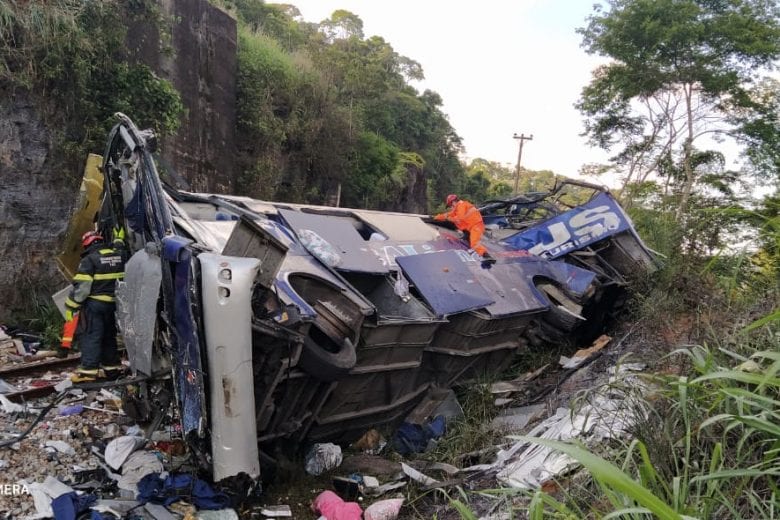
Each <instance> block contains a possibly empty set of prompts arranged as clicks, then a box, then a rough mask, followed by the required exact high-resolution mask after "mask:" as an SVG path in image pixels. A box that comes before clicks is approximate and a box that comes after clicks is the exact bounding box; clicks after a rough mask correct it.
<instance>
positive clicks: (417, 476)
mask: <svg viewBox="0 0 780 520" xmlns="http://www.w3.org/2000/svg"><path fill="white" fill-rule="evenodd" d="M401 469H403V472H404V474H406V476H408V477H409V478H410V479H412V480H414V481H415V482H419V483H420V484H422V485H424V486H429V487H434V486H438V485H440V484H441V482H439V481H438V480H436V479H432V478H431V477H429V476H428V475H425V474H423V473H420V472H419V471H417V470H416V469H414V468H413V467H411V466H409V465H408V464H404V463H403V462H402V463H401Z"/></svg>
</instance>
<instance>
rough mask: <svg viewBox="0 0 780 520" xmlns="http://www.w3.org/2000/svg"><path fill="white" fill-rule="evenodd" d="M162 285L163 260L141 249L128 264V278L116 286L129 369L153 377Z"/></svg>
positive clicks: (118, 315) (120, 323)
mask: <svg viewBox="0 0 780 520" xmlns="http://www.w3.org/2000/svg"><path fill="white" fill-rule="evenodd" d="M161 282H162V264H161V262H160V257H158V256H156V255H150V254H149V253H148V252H147V251H146V250H144V249H142V250H140V251H138V252H137V253H135V254H134V255H133V256H132V257H131V258H130V260H128V262H127V264H125V278H124V280H123V281H120V282H117V288H116V301H117V319H118V320H119V327H120V329H121V331H122V338H123V339H124V343H125V348H126V349H127V357H128V358H129V359H130V367H131V368H132V369H133V370H137V371H138V372H141V373H142V374H146V375H151V374H152V344H153V340H154V325H155V322H156V321H157V300H158V298H159V296H160V283H161Z"/></svg>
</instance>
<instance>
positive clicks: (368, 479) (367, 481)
mask: <svg viewBox="0 0 780 520" xmlns="http://www.w3.org/2000/svg"><path fill="white" fill-rule="evenodd" d="M0 462H2V461H0ZM0 467H1V466H0ZM363 485H364V486H366V487H367V488H369V489H371V488H378V487H379V479H377V478H376V477H372V476H371V475H363Z"/></svg>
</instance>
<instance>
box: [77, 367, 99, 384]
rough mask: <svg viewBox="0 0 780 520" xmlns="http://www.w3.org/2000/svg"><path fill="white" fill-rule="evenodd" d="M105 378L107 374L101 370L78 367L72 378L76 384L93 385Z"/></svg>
mask: <svg viewBox="0 0 780 520" xmlns="http://www.w3.org/2000/svg"><path fill="white" fill-rule="evenodd" d="M104 377H105V372H103V371H102V370H100V369H99V368H84V367H78V368H77V369H76V371H75V372H73V373H72V374H71V376H70V380H71V381H73V382H74V383H93V382H95V381H97V380H98V379H102V378H104Z"/></svg>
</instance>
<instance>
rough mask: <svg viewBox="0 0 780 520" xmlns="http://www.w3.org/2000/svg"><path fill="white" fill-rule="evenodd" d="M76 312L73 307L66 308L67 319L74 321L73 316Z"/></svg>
mask: <svg viewBox="0 0 780 520" xmlns="http://www.w3.org/2000/svg"><path fill="white" fill-rule="evenodd" d="M75 314H76V311H74V310H73V309H65V321H73V316H74V315H75Z"/></svg>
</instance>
